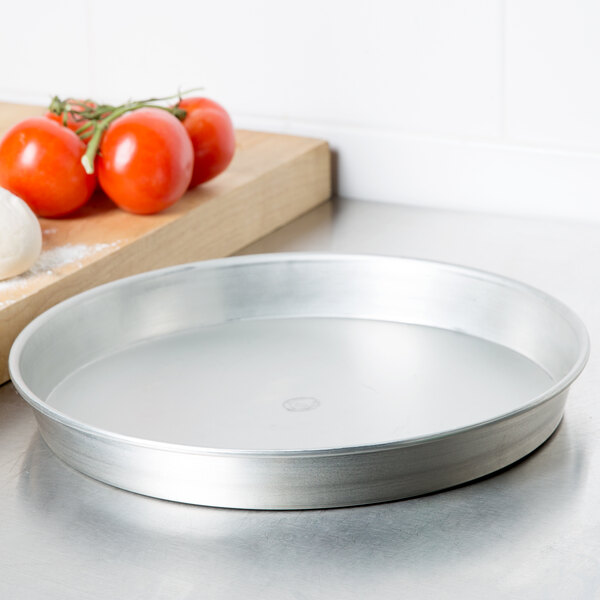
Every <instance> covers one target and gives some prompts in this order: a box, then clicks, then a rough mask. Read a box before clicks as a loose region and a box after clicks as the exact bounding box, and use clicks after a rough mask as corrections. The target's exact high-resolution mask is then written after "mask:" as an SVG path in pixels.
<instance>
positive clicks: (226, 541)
mask: <svg viewBox="0 0 600 600" xmlns="http://www.w3.org/2000/svg"><path fill="white" fill-rule="evenodd" d="M303 250H322V251H329V252H344V253H345V252H351V253H375V254H388V255H398V256H415V257H421V258H430V259H435V260H442V261H446V262H454V263H459V264H464V265H468V266H473V267H478V268H481V269H485V270H489V271H493V272H496V273H499V274H502V275H506V276H509V277H513V278H516V279H520V280H522V281H525V282H527V283H529V284H531V285H533V286H536V287H539V288H541V289H543V290H544V291H546V292H548V293H550V294H552V295H555V296H556V297H558V298H559V299H560V300H562V301H564V302H565V303H567V304H568V305H569V306H571V308H573V309H574V310H575V311H576V312H577V313H578V314H579V315H580V316H581V317H582V318H583V320H584V321H585V323H586V324H587V326H588V329H589V332H590V336H591V338H592V355H591V358H590V362H589V364H588V366H587V367H586V369H585V371H584V372H583V374H582V375H581V377H580V378H579V380H578V381H577V382H576V383H575V384H574V386H573V388H572V390H571V393H570V396H569V399H568V401H567V408H566V413H565V418H564V420H563V422H562V424H561V425H560V427H559V429H558V430H557V432H556V433H555V434H554V435H553V436H552V437H551V438H550V440H549V441H548V442H547V443H545V444H544V445H543V446H542V447H541V448H540V449H538V450H537V451H536V452H534V453H533V454H531V455H530V456H528V457H527V458H525V459H523V460H522V461H520V462H519V463H517V464H515V465H513V466H511V467H509V468H507V469H505V470H503V471H502V472H500V473H497V474H494V475H492V476H489V477H486V478H484V479H481V480H479V481H476V482H473V483H470V484H467V485H463V486H460V487H457V488H454V489H452V490H448V491H444V492H440V493H436V494H431V495H428V496H424V497H420V498H415V499H411V500H404V501H399V502H391V503H387V504H379V505H374V506H366V507H357V508H345V509H333V510H331V509H330V510H312V511H285V512H268V511H242V510H228V509H216V508H204V507H196V506H187V505H182V504H177V503H173V502H166V501H161V500H155V499H151V498H146V497H142V496H138V495H135V494H132V493H129V492H124V491H121V490H118V489H114V488H112V487H109V486H107V485H104V484H101V483H98V482H96V481H94V480H92V479H89V478H87V477H85V476H84V475H81V474H79V473H77V472H75V471H74V470H72V469H71V468H69V467H67V466H65V465H64V464H63V463H62V462H60V461H59V460H58V459H57V458H55V457H54V456H53V454H52V453H51V452H50V451H49V450H48V448H47V447H46V446H45V444H44V442H43V441H42V440H41V438H40V436H39V434H38V432H37V430H36V425H35V420H34V418H33V414H32V411H31V410H30V409H29V407H28V406H27V405H26V404H25V402H24V401H22V400H21V399H20V398H19V397H18V395H17V394H16V392H15V390H14V388H13V387H12V385H11V384H10V383H9V384H6V385H4V386H2V387H0V598H7V599H9V598H10V599H13V598H14V599H20V598H44V600H52V599H60V600H68V599H77V600H86V599H111V600H114V599H120V598H123V599H127V600H134V599H137V598H139V599H144V600H153V599H164V600H183V599H189V600H191V599H197V598H260V599H261V600H271V599H273V600H275V599H276V600H286V599H292V598H294V599H309V598H310V599H312V598H327V599H334V598H343V599H349V600H350V599H354V598H355V599H361V600H362V599H366V598H377V599H378V600H386V599H392V598H393V599H397V598H410V599H419V598H438V599H439V598H460V599H470V598H473V599H477V600H479V599H480V598H482V597H483V598H485V599H486V600H492V599H496V598H511V599H513V598H514V599H523V600H525V599H526V600H535V599H540V600H541V599H544V600H548V599H553V598H565V599H570V600H574V599H579V598H581V599H586V600H587V599H593V598H600V508H599V507H600V468H599V462H598V451H599V450H600V426H599V417H600V404H599V403H598V402H597V398H598V392H597V390H598V389H599V388H600V364H599V359H598V357H597V355H596V353H595V352H594V341H595V339H597V338H598V337H599V335H600V310H599V308H598V307H599V305H600V225H599V224H590V223H581V222H566V221H551V220H537V219H533V218H531V219H527V218H512V217H502V216H490V215H481V214H474V213H461V212H449V211H442V210H433V209H418V208H410V207H405V206H399V205H385V204H377V203H371V202H358V201H349V200H345V201H339V200H338V201H334V202H330V203H327V204H325V205H323V206H321V207H320V208H318V209H316V210H313V211H312V212H310V213H308V214H307V215H305V216H304V217H302V218H301V219H299V220H297V221H295V222H294V223H292V224H290V225H288V226H286V227H284V228H282V229H280V230H278V231H276V232H275V233H273V234H271V235H270V236H268V237H267V238H264V239H263V240H261V241H259V242H257V243H255V244H253V245H252V246H250V247H248V248H246V249H245V250H244V251H243V253H244V254H250V253H259V252H278V251H303Z"/></svg>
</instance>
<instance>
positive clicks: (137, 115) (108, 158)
mask: <svg viewBox="0 0 600 600" xmlns="http://www.w3.org/2000/svg"><path fill="white" fill-rule="evenodd" d="M56 100H57V99H56ZM60 106H61V108H60V109H59V110H58V111H57V110H54V111H50V112H48V113H47V114H46V116H45V117H33V118H30V119H26V120H24V121H22V122H20V123H17V124H16V125H15V126H14V127H12V128H11V129H10V130H9V131H8V132H7V133H6V134H5V135H4V137H3V138H2V140H0V186H1V187H4V188H6V189H8V190H10V191H11V192H13V193H14V194H15V195H17V196H19V197H20V198H22V199H23V200H25V202H27V204H29V206H30V207H31V209H32V210H33V211H34V212H35V213H36V214H37V215H38V216H40V217H61V216H64V215H67V214H69V213H72V212H73V211H75V210H77V209H78V208H80V207H81V206H83V205H84V204H85V203H86V202H87V201H88V200H89V198H90V197H91V195H92V193H93V192H94V189H95V188H96V185H97V184H99V185H100V187H101V188H102V190H103V191H104V192H105V193H106V195H107V196H108V197H109V198H111V199H112V200H113V201H114V202H115V204H117V205H118V206H119V207H121V208H123V209H125V210H127V211H130V212H132V213H137V214H152V213H156V212H159V211H161V210H163V209H165V208H167V207H168V206H171V205H172V204H173V203H175V202H176V201H177V200H178V199H179V198H181V196H183V194H184V193H185V191H186V190H187V189H188V188H191V187H195V186H197V185H199V184H201V183H204V182H206V181H209V180H210V179H213V178H214V177H216V176H217V175H219V174H220V173H222V172H223V171H224V170H225V169H226V168H227V166H228V165H229V163H230V162H231V160H232V158H233V154H234V151H235V136H234V130H233V125H232V122H231V119H230V117H229V115H228V114H227V112H226V111H225V109H224V108H223V107H222V106H220V105H219V104H217V103H216V102H213V101H212V100H209V99H207V98H186V99H184V100H180V102H179V103H178V104H177V106H175V107H163V106H157V105H153V104H151V103H150V101H145V102H140V103H129V104H127V105H123V106H121V107H104V106H103V107H97V106H96V104H95V103H93V102H91V101H85V102H78V101H73V104H71V105H68V104H66V103H62V104H61V105H60ZM88 117H89V118H88Z"/></svg>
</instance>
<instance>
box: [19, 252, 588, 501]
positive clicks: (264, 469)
mask: <svg viewBox="0 0 600 600" xmlns="http://www.w3.org/2000/svg"><path fill="white" fill-rule="evenodd" d="M588 352H589V342H588V337H587V333H586V330H585V327H584V325H583V324H582V322H581V321H580V320H579V318H578V317H577V316H576V315H575V314H574V313H573V312H572V311H571V310H570V309H568V308H567V307H566V306H565V305H563V304H562V303H560V302H559V301H558V300H556V299H554V298H552V297H550V296H548V295H547V294H545V293H543V292H541V291H539V290H536V289H534V288H531V287H529V286H526V285H524V284H521V283H518V282H515V281H512V280H509V279H506V278H503V277H499V276H496V275H492V274H489V273H484V272H481V271H477V270H473V269H469V268H465V267H458V266H453V265H448V264H442V263H435V262H428V261H422V260H415V259H407V258H391V257H381V256H345V255H333V254H331V255H330V254H277V255H258V256H245V257H237V258H226V259H220V260H212V261H205V262H201V263H194V264H188V265H182V266H177V267H172V268H168V269H162V270H159V271H153V272H149V273H145V274H142V275H138V276H135V277H130V278H127V279H122V280H120V281H116V282H113V283H110V284H107V285H103V286H100V287H97V288H95V289H92V290H90V291H88V292H85V293H83V294H80V295H78V296H75V297H73V298H71V299H69V300H67V301H65V302H62V303H61V304H59V305H57V306H55V307H54V308H52V309H50V310H48V311H47V312H46V313H44V314H43V315H41V316H40V317H38V318H37V319H35V320H34V321H33V322H32V323H31V324H30V325H28V326H27V327H26V328H25V330H24V331H23V332H22V333H21V334H20V336H19V337H18V339H17V340H16V342H15V344H14V345H13V348H12V351H11V354H10V361H9V362H10V371H11V376H12V379H13V382H14V384H15V386H16V388H17V390H18V391H19V393H20V394H21V395H22V396H23V398H25V400H27V402H29V404H30V405H31V406H32V407H33V409H34V410H35V414H36V418H37V421H38V424H39V429H40V431H41V434H42V436H43V438H44V440H45V441H46V443H47V444H48V446H49V447H50V448H51V449H52V450H53V451H54V452H55V453H56V455H57V456H58V457H60V458H61V459H62V460H63V461H64V462H66V463H67V464H69V465H71V466H72V467H74V468H75V469H77V470H79V471H81V472H82V473H85V474H87V475H90V476H91V477H94V478H96V479H98V480H100V481H103V482H106V483H109V484H112V485H114V486H117V487H120V488H123V489H126V490H131V491H134V492H137V493H140V494H145V495H149V496H155V497H158V498H165V499H169V500H176V501H180V502H187V503H193V504H203V505H212V506H224V507H237V508H262V509H295V508H325V507H334V506H349V505H357V504H364V503H372V502H382V501H388V500H394V499H399V498H406V497H410V496H416V495H419V494H424V493H427V492H432V491H435V490H441V489H444V488H448V487H451V486H454V485H457V484H460V483H463V482H466V481H470V480H473V479H476V478H478V477H480V476H483V475H486V474H488V473H491V472H493V471H496V470H498V469H500V468H502V467H505V466H507V465H509V464H510V463H512V462H514V461H516V460H518V459H520V458H522V457H523V456H525V455H526V454H528V453H530V452H531V451H532V450H534V449H535V448H536V447H538V446H539V445H540V444H542V443H543V442H544V441H545V440H546V439H547V438H548V437H549V436H550V435H551V434H552V432H553V431H554V430H555V429H556V427H557V426H558V424H559V422H560V420H561V418H562V414H563V409H564V405H565V400H566V397H567V392H568V389H569V386H570V385H571V383H572V382H573V381H574V380H575V378H576V377H577V376H578V375H579V373H580V372H581V370H582V369H583V367H584V365H585V362H586V360H587V356H588Z"/></svg>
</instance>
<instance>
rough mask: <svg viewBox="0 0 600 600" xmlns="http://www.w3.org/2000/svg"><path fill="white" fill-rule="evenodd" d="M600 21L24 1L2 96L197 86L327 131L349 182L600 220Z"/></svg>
mask: <svg viewBox="0 0 600 600" xmlns="http://www.w3.org/2000/svg"><path fill="white" fill-rule="evenodd" d="M598 31H600V3H599V2H597V1H594V0H396V1H393V0H370V1H368V2H367V1H364V0H362V1H359V0H346V1H342V0H302V1H300V0H295V1H286V0H251V1H250V0H219V1H218V2H214V0H213V1H211V2H207V1H206V0H197V1H190V2H185V1H180V2H171V3H169V2H166V1H165V0H161V1H160V2H159V1H153V0H152V1H151V0H148V1H146V2H127V1H126V0H121V1H120V2H118V1H116V0H103V1H102V2H92V1H91V0H55V1H54V2H51V3H48V2H47V1H44V2H41V1H39V0H20V1H19V3H18V4H17V3H2V4H1V5H0V57H1V58H0V99H4V100H16V101H29V102H42V103H45V102H46V101H47V98H48V96H49V95H51V94H54V93H58V94H60V95H74V96H78V97H87V96H92V97H95V98H98V99H100V100H118V99H126V98H130V97H144V96H148V95H156V94H169V93H171V92H174V91H176V90H177V89H178V88H179V87H183V88H185V87H193V86H197V85H202V86H204V87H205V93H206V94H207V95H209V96H211V97H213V98H215V99H217V100H219V101H221V102H222V103H223V104H224V105H225V106H226V107H227V108H228V109H229V110H230V111H231V113H232V114H233V116H234V120H235V121H236V124H237V125H238V126H240V127H250V128H261V129H268V130H272V131H283V132H292V133H298V134H302V135H311V136H317V137H323V138H326V139H328V140H329V141H330V143H331V145H332V147H333V148H334V149H335V150H336V151H337V153H338V166H339V179H338V191H339V193H340V194H341V195H344V196H349V197H355V198H356V197H358V198H365V199H373V200H384V201H389V202H403V203H411V204H420V205H430V206H444V207H451V208H459V209H465V208H466V209H477V210H483V211H492V212H509V213H511V212H514V213H523V214H539V215H552V216H566V217H573V218H588V219H594V220H600V75H599V71H598V64H599V63H600V60H599V59H600V35H598Z"/></svg>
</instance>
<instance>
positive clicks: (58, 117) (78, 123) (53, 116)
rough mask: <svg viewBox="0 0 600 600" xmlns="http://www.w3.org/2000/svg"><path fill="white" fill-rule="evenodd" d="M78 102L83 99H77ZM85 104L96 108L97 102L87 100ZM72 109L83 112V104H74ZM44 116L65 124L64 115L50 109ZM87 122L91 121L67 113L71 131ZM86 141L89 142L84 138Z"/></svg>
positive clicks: (68, 125)
mask: <svg viewBox="0 0 600 600" xmlns="http://www.w3.org/2000/svg"><path fill="white" fill-rule="evenodd" d="M76 102H82V101H80V100H76ZM84 104H85V105H86V106H88V107H90V108H96V104H95V103H94V102H91V101H86V102H84ZM72 110H74V111H76V112H81V111H82V110H83V108H82V107H81V106H78V105H76V104H75V105H72ZM44 116H45V117H46V118H47V119H50V120H51V121H55V122H56V123H59V124H60V125H63V123H64V120H63V116H62V115H57V114H56V113H54V112H51V111H48V112H47V113H46V114H45V115H44ZM86 123H89V121H88V120H87V119H78V118H76V117H74V116H73V115H71V114H69V113H67V127H68V128H69V129H70V130H71V131H77V130H78V129H80V128H81V127H83V126H84V125H85V124H86ZM84 141H85V143H87V141H88V140H84Z"/></svg>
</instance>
